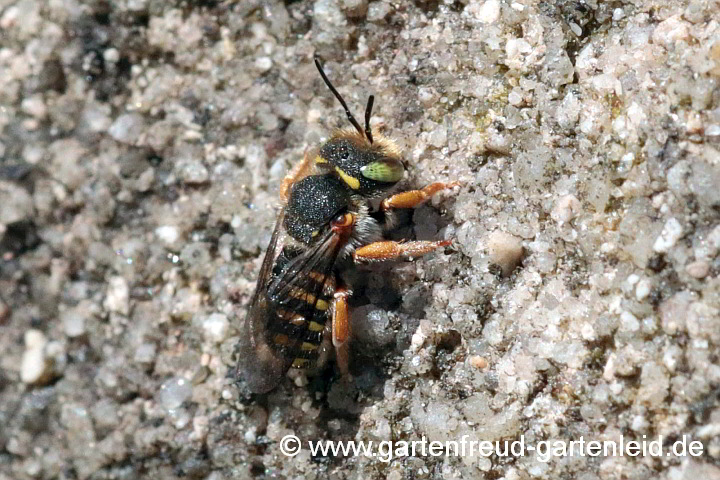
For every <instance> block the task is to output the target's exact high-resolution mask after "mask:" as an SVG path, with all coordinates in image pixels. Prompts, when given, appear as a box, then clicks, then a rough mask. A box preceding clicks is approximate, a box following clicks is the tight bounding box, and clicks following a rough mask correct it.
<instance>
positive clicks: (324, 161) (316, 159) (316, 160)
mask: <svg viewBox="0 0 720 480" xmlns="http://www.w3.org/2000/svg"><path fill="white" fill-rule="evenodd" d="M315 163H328V161H327V160H325V159H324V158H323V157H321V156H320V155H318V156H317V157H315Z"/></svg>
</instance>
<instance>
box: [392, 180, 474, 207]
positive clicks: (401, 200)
mask: <svg viewBox="0 0 720 480" xmlns="http://www.w3.org/2000/svg"><path fill="white" fill-rule="evenodd" d="M459 185H460V183H458V182H452V183H442V182H435V183H431V184H430V185H428V186H427V187H425V188H423V189H422V190H408V191H407V192H400V193H396V194H395V195H392V196H390V197H388V198H386V199H385V200H383V202H382V204H381V206H380V208H382V209H383V210H390V209H391V208H414V207H417V206H418V205H420V204H422V203H423V202H426V201H428V200H429V199H430V197H432V196H433V195H435V194H436V193H437V192H439V191H440V190H445V189H447V188H452V187H457V186H459Z"/></svg>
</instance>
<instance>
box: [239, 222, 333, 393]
mask: <svg viewBox="0 0 720 480" xmlns="http://www.w3.org/2000/svg"><path fill="white" fill-rule="evenodd" d="M278 221H279V222H282V220H281V219H280V220H278ZM278 228H282V225H281V223H278V224H277V225H276V233H277V229H278ZM276 233H273V239H272V240H271V242H270V246H269V247H268V252H267V254H266V257H265V260H264V261H263V266H262V268H261V270H260V274H261V277H260V279H259V280H258V287H257V290H256V292H255V295H254V296H253V299H252V301H251V304H250V309H249V310H248V315H247V318H246V331H247V333H248V334H247V339H241V341H240V342H241V345H242V344H243V342H246V344H247V348H246V349H245V351H243V348H242V347H241V356H243V357H244V361H243V358H241V361H240V363H242V364H244V365H243V366H244V368H243V371H244V378H245V380H246V382H247V384H248V386H249V388H250V390H252V391H253V392H255V393H265V392H268V391H270V390H272V389H273V388H274V387H275V386H276V385H277V384H278V383H279V381H280V379H281V378H282V376H283V374H284V373H285V372H286V371H287V370H288V368H290V364H291V363H292V361H293V360H294V359H293V358H292V357H289V356H287V355H283V353H282V351H281V350H279V349H277V348H273V346H272V345H270V344H269V343H268V339H267V336H266V335H265V332H266V329H267V322H268V321H269V320H271V319H273V317H274V316H275V315H276V313H275V312H276V309H277V308H278V307H281V308H283V309H286V310H289V311H292V312H294V313H296V314H299V315H302V316H303V317H304V318H306V319H308V321H309V320H311V319H313V318H314V315H315V314H316V308H317V307H318V302H319V301H320V297H321V296H323V293H324V292H325V291H326V284H327V283H328V282H329V281H330V280H329V279H330V278H332V270H333V267H334V265H335V260H336V259H337V255H338V253H339V251H340V248H341V247H342V243H341V242H340V241H339V240H340V239H339V237H338V236H337V235H335V234H333V233H332V232H331V231H329V232H328V233H327V234H326V235H325V237H323V238H322V239H320V240H319V241H318V242H317V243H316V244H315V245H314V246H313V247H312V248H310V249H308V250H306V251H304V252H303V253H301V254H299V255H298V256H297V257H294V258H293V259H292V260H290V262H288V265H287V266H286V267H285V268H284V269H283V271H282V272H280V273H279V274H278V275H277V277H275V278H273V279H272V282H269V280H270V278H271V276H270V270H271V268H272V266H273V265H274V261H275V259H276V257H277V256H276V251H277V246H278V245H277V244H278V237H277V235H276ZM333 288H334V286H333ZM323 301H325V300H323ZM325 308H327V307H325ZM290 340H291V341H292V342H294V344H297V343H298V342H302V341H303V339H302V338H299V337H298V336H295V337H293V338H290ZM290 347H291V348H292V345H291V346H290Z"/></svg>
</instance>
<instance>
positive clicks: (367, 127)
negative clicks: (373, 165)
mask: <svg viewBox="0 0 720 480" xmlns="http://www.w3.org/2000/svg"><path fill="white" fill-rule="evenodd" d="M374 101H375V95H370V97H368V103H367V106H366V107H365V136H366V137H367V139H368V142H370V143H373V139H372V130H370V116H371V115H372V107H373V102H374Z"/></svg>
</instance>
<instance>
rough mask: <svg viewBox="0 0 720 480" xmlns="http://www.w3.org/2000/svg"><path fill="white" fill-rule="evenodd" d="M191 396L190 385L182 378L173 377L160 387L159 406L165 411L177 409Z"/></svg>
mask: <svg viewBox="0 0 720 480" xmlns="http://www.w3.org/2000/svg"><path fill="white" fill-rule="evenodd" d="M191 395H192V384H191V383H190V382H189V381H188V380H186V379H184V378H183V377H173V378H171V379H170V380H167V381H166V382H165V383H163V384H162V386H161V387H160V394H159V400H160V404H161V405H162V406H163V407H164V408H166V409H167V410H174V409H176V408H179V407H180V406H181V405H182V404H183V403H184V402H185V401H186V400H187V399H188V398H190V396H191Z"/></svg>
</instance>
